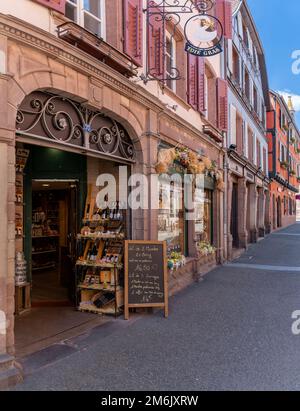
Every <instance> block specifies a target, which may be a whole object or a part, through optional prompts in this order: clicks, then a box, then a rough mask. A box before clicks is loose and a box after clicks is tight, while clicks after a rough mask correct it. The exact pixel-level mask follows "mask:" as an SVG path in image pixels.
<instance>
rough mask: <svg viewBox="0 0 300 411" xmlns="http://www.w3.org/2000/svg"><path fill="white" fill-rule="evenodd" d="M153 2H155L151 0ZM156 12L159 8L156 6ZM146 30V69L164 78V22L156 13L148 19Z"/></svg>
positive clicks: (157, 76) (151, 73) (152, 74)
mask: <svg viewBox="0 0 300 411" xmlns="http://www.w3.org/2000/svg"><path fill="white" fill-rule="evenodd" d="M153 4H155V3H154V2H153ZM154 7H155V6H153V9H152V10H153V11H154ZM156 8H157V12H158V13H159V12H160V8H159V7H158V6H156ZM147 30H148V69H149V73H150V75H151V76H153V77H156V78H158V79H163V78H164V72H165V67H164V66H165V64H164V63H165V59H164V54H163V47H164V39H165V24H164V21H163V19H161V18H159V15H158V14H153V15H151V17H150V19H149V24H148V27H147Z"/></svg>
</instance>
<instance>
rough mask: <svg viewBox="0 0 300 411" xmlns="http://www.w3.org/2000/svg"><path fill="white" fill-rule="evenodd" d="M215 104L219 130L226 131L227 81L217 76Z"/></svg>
mask: <svg viewBox="0 0 300 411" xmlns="http://www.w3.org/2000/svg"><path fill="white" fill-rule="evenodd" d="M217 104H218V107H217V108H218V128H219V129H220V130H221V131H227V129H228V118H227V115H228V111H227V106H228V86H227V81H225V80H223V79H221V78H218V79H217Z"/></svg>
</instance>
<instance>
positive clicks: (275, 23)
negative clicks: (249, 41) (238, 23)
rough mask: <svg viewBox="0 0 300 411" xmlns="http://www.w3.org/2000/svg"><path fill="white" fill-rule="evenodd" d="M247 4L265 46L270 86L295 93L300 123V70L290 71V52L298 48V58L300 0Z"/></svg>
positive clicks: (257, 0)
mask: <svg viewBox="0 0 300 411" xmlns="http://www.w3.org/2000/svg"><path fill="white" fill-rule="evenodd" d="M248 5H249V6H250V9H251V12H252V14H253V17H254V20H255V23H256V26H257V29H258V32H259V34H260V37H261V40H262V43H263V47H264V50H265V54H266V63H267V68H268V74H269V85H270V88H272V89H274V90H276V91H282V92H284V91H286V92H287V95H288V94H290V95H291V94H292V95H293V96H294V97H293V100H294V105H295V108H296V109H297V111H298V113H297V121H298V126H300V73H299V74H298V75H296V74H293V72H292V65H293V63H294V62H295V59H294V60H293V59H292V53H293V52H294V51H295V50H299V57H298V58H300V30H299V26H300V1H299V0H285V1H283V0H248ZM299 67H300V64H299Z"/></svg>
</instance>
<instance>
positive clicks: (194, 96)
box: [188, 54, 198, 110]
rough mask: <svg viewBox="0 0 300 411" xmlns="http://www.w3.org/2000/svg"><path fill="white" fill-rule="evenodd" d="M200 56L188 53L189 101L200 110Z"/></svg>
mask: <svg viewBox="0 0 300 411" xmlns="http://www.w3.org/2000/svg"><path fill="white" fill-rule="evenodd" d="M197 59H198V57H196V56H193V55H192V54H188V103H189V104H190V105H191V106H192V107H193V108H194V109H195V110H198V63H197Z"/></svg>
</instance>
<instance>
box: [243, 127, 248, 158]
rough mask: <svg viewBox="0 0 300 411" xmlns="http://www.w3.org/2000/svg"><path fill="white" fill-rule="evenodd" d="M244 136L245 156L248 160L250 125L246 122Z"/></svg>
mask: <svg viewBox="0 0 300 411" xmlns="http://www.w3.org/2000/svg"><path fill="white" fill-rule="evenodd" d="M244 135H245V141H244V154H245V156H246V157H247V158H248V157H249V141H248V124H247V122H246V121H245V122H244Z"/></svg>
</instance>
